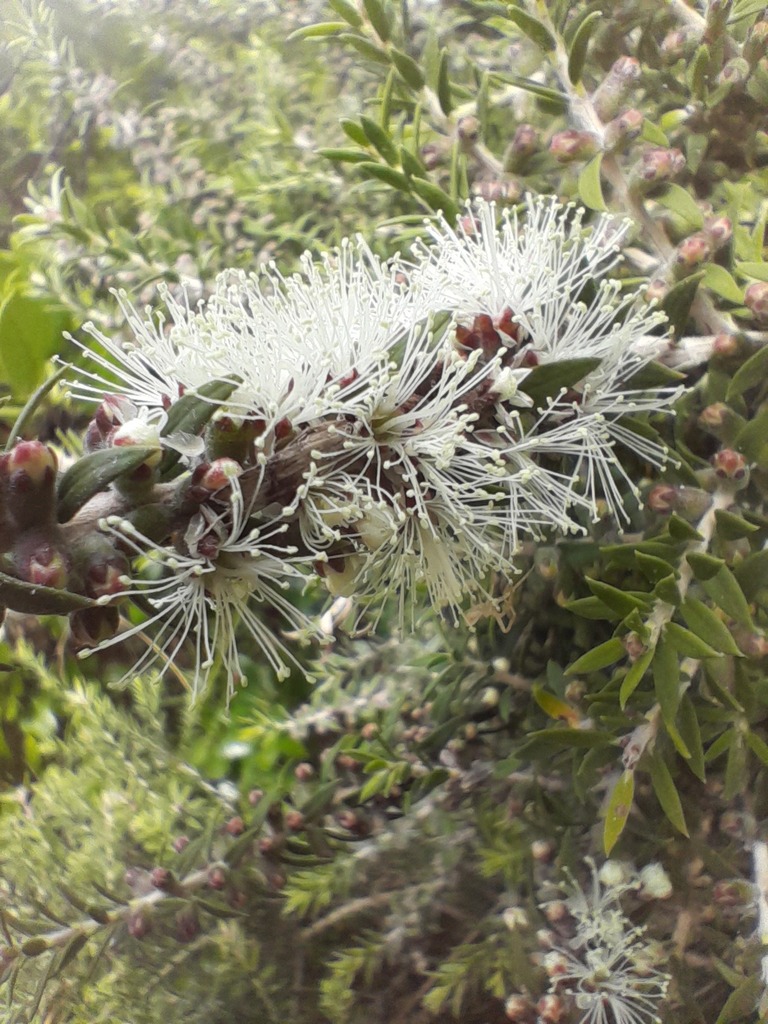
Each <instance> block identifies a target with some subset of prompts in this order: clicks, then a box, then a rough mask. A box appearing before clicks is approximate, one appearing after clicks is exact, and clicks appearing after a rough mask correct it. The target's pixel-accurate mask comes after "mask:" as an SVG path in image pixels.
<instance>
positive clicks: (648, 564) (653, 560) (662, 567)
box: [603, 549, 672, 583]
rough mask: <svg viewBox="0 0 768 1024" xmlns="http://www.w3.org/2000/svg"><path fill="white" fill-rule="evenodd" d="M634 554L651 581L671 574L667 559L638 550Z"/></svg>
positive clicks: (639, 566) (655, 581)
mask: <svg viewBox="0 0 768 1024" xmlns="http://www.w3.org/2000/svg"><path fill="white" fill-rule="evenodd" d="M603 554H605V549H603ZM633 554H634V557H635V562H636V563H637V567H638V569H639V570H640V571H641V572H642V574H643V576H645V577H646V579H648V580H649V581H650V582H651V583H659V582H660V581H661V580H663V579H666V578H667V577H668V576H669V575H670V571H671V568H672V567H671V566H670V563H669V562H668V561H666V559H664V558H658V557H657V556H656V555H649V554H646V553H645V552H644V551H638V550H635V551H634V552H633Z"/></svg>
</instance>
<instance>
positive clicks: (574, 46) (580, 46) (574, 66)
mask: <svg viewBox="0 0 768 1024" xmlns="http://www.w3.org/2000/svg"><path fill="white" fill-rule="evenodd" d="M602 17H603V12H602V11H592V13H591V14H588V15H587V17H586V18H585V19H584V20H583V21H582V23H581V24H580V25H579V27H578V29H577V30H576V35H575V36H574V37H573V41H572V43H571V50H570V53H569V54H568V77H569V78H570V80H571V82H573V84H574V85H577V84H578V83H579V82H580V81H581V75H582V72H583V71H584V62H585V61H586V59H587V49H588V48H589V41H590V39H591V38H592V34H593V32H594V31H595V29H596V28H597V24H598V22H599V21H600V19H601V18H602Z"/></svg>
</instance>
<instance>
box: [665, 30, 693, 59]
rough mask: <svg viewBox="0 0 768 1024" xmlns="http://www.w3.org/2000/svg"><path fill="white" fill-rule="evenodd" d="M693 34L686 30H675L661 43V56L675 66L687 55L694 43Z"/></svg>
mask: <svg viewBox="0 0 768 1024" xmlns="http://www.w3.org/2000/svg"><path fill="white" fill-rule="evenodd" d="M692 38H693V37H692V33H691V32H690V31H688V30H686V29H684V28H676V29H673V31H672V32H668V33H667V35H666V36H664V38H663V39H662V41H661V47H660V49H661V54H662V56H663V57H664V58H665V62H666V63H667V64H673V63H674V62H675V61H678V60H680V58H681V57H683V56H684V55H685V52H686V50H687V49H688V46H689V45H690V43H691V41H692Z"/></svg>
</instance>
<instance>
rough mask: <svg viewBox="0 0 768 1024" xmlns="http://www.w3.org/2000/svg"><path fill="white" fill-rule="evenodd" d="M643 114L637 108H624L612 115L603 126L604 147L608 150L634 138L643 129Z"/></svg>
mask: <svg viewBox="0 0 768 1024" xmlns="http://www.w3.org/2000/svg"><path fill="white" fill-rule="evenodd" d="M643 120H644V117H643V114H642V113H641V111H639V110H634V109H633V110H625V111H624V113H623V114H619V116H618V117H614V119H613V120H612V121H610V122H609V123H608V124H607V125H606V128H605V147H606V149H608V150H613V149H618V148H619V147H620V146H621V145H623V144H624V143H625V142H631V141H632V140H633V139H636V138H637V137H638V135H639V134H640V132H641V131H642V129H643Z"/></svg>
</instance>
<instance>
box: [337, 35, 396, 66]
mask: <svg viewBox="0 0 768 1024" xmlns="http://www.w3.org/2000/svg"><path fill="white" fill-rule="evenodd" d="M339 39H340V40H341V41H342V42H343V43H349V45H350V46H351V47H352V48H353V49H355V50H357V52H358V53H359V54H360V55H361V56H362V57H365V58H367V60H372V61H374V62H375V63H376V64H384V65H386V66H387V67H389V63H390V62H389V54H388V53H387V51H386V50H382V49H380V48H379V47H378V46H375V45H374V44H373V43H372V42H371V41H370V40H369V39H365V38H364V37H363V36H358V35H355V33H354V32H344V33H343V35H340V36H339Z"/></svg>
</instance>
